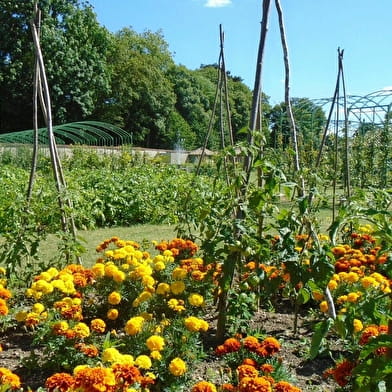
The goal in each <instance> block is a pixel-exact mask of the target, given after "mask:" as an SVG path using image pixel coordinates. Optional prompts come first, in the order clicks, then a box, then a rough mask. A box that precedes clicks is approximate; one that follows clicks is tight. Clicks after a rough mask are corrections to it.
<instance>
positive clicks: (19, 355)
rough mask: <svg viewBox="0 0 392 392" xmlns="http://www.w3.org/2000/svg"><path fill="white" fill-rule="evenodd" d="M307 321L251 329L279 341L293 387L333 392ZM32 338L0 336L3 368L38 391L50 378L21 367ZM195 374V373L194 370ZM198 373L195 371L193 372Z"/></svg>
mask: <svg viewBox="0 0 392 392" xmlns="http://www.w3.org/2000/svg"><path fill="white" fill-rule="evenodd" d="M307 319H308V318H307V317H305V316H303V317H302V316H299V319H298V329H297V333H296V334H294V333H293V325H294V315H293V313H292V312H291V313H289V312H287V311H285V310H284V309H283V310H282V311H281V312H278V311H277V312H266V311H259V312H258V313H257V314H256V315H255V317H254V318H253V320H252V322H251V323H250V327H251V328H252V329H258V330H260V331H263V332H265V333H266V334H268V335H270V336H273V337H275V338H276V339H278V340H280V342H281V344H282V350H281V352H280V354H279V355H280V357H281V359H282V361H283V364H284V366H285V367H286V368H287V369H288V370H289V372H290V374H292V378H293V381H292V382H293V384H294V385H296V386H297V387H299V388H301V389H302V391H304V392H331V391H334V390H335V385H333V384H332V383H331V381H329V380H325V379H323V377H322V375H323V373H324V371H325V370H327V369H328V368H330V367H331V366H333V361H332V359H331V358H330V357H322V358H316V359H313V360H307V359H306V354H307V352H308V350H309V346H310V340H311V336H312V331H311V328H310V325H308V322H307ZM31 343H32V335H31V333H28V332H26V331H24V330H17V329H15V330H9V331H7V332H6V333H4V334H3V335H0V344H1V345H2V346H3V351H1V352H0V367H6V368H8V369H10V370H12V371H13V372H14V373H16V374H18V375H19V376H20V378H21V380H22V382H23V386H24V387H26V388H27V387H28V388H31V389H32V390H35V389H36V388H38V387H39V386H43V385H44V383H45V380H46V378H47V377H48V376H50V374H45V372H44V371H42V369H33V370H30V369H28V368H26V367H25V366H23V365H22V359H23V358H28V357H29V356H30V354H31ZM221 366H222V363H221V362H220V361H219V360H218V359H217V358H215V357H213V356H209V358H208V359H207V360H206V361H204V362H203V363H202V364H201V365H198V366H197V371H194V374H195V380H200V379H205V380H209V381H215V380H212V378H214V377H216V378H217V380H216V381H218V380H219V379H218V374H219V369H220V368H221ZM191 370H192V369H191ZM194 370H196V369H194Z"/></svg>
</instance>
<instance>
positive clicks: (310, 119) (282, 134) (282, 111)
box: [268, 98, 326, 166]
mask: <svg viewBox="0 0 392 392" xmlns="http://www.w3.org/2000/svg"><path fill="white" fill-rule="evenodd" d="M291 104H292V110H293V114H294V117H295V121H296V126H297V128H298V142H299V147H300V155H301V159H303V161H304V162H303V163H304V164H305V166H310V165H311V164H312V162H313V161H314V159H315V157H316V154H317V151H318V149H319V147H320V141H321V136H322V133H323V131H324V125H325V122H326V117H325V113H324V111H323V110H322V108H321V107H319V106H317V105H315V104H314V103H313V102H312V101H311V100H310V99H308V98H293V99H292V101H291ZM268 118H269V121H270V127H271V133H270V136H269V142H268V143H269V145H270V146H271V147H273V148H281V149H286V148H287V147H289V146H290V144H291V131H290V126H289V122H288V117H287V114H286V104H285V103H284V102H282V103H280V104H279V105H275V106H274V107H273V108H272V109H271V111H270V113H269V114H268Z"/></svg>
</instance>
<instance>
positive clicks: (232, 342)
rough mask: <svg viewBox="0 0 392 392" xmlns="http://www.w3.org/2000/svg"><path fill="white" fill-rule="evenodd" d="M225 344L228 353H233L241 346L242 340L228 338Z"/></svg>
mask: <svg viewBox="0 0 392 392" xmlns="http://www.w3.org/2000/svg"><path fill="white" fill-rule="evenodd" d="M223 345H224V346H225V349H226V352H227V353H233V352H235V351H238V350H239V349H240V348H241V342H240V341H239V340H238V339H236V338H228V339H226V340H225V341H224V343H223Z"/></svg>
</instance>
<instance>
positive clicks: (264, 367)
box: [260, 363, 274, 373]
mask: <svg viewBox="0 0 392 392" xmlns="http://www.w3.org/2000/svg"><path fill="white" fill-rule="evenodd" d="M260 370H261V371H262V372H263V373H272V372H273V371H274V367H273V366H272V365H271V364H270V363H263V364H262V365H261V366H260Z"/></svg>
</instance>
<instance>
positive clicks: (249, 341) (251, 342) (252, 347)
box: [242, 336, 260, 352]
mask: <svg viewBox="0 0 392 392" xmlns="http://www.w3.org/2000/svg"><path fill="white" fill-rule="evenodd" d="M242 343H243V345H244V347H245V348H246V349H247V350H249V351H251V352H256V351H257V349H258V348H259V345H260V342H259V339H257V338H255V337H254V336H247V337H246V338H244V340H243V341H242Z"/></svg>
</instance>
